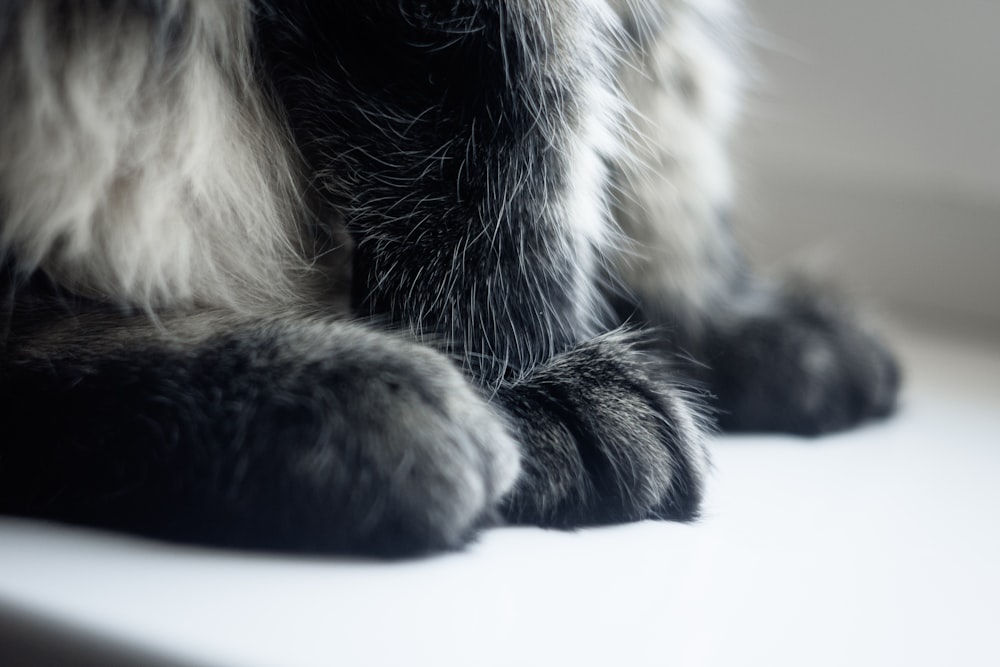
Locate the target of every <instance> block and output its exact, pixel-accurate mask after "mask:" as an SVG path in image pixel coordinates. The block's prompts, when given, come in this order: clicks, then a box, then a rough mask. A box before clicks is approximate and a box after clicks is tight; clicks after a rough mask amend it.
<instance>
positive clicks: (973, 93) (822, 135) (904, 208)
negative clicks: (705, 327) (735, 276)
mask: <svg viewBox="0 0 1000 667" xmlns="http://www.w3.org/2000/svg"><path fill="white" fill-rule="evenodd" d="M749 4H750V8H751V15H752V16H753V18H754V20H755V22H756V24H757V29H756V30H754V31H753V32H752V34H751V39H752V41H753V42H754V43H755V45H756V47H755V55H756V57H757V61H758V62H757V68H756V76H755V77H754V80H752V81H751V89H750V91H749V92H748V98H747V103H748V109H747V120H746V122H745V124H744V126H743V128H742V130H741V132H740V134H739V140H738V143H737V146H736V151H735V154H736V159H737V165H738V168H737V172H738V179H739V186H740V192H741V206H740V208H739V214H738V216H737V217H739V218H742V222H743V223H744V224H743V232H744V235H745V236H746V237H747V240H748V242H749V245H750V247H751V249H752V250H753V252H754V255H755V257H756V258H757V259H758V261H759V263H761V264H764V265H767V266H772V265H781V264H785V263H787V262H789V261H794V262H798V263H806V264H812V265H818V267H819V269H820V270H821V271H825V272H826V273H828V274H832V275H833V276H834V277H835V279H836V280H837V281H838V282H840V283H842V284H845V285H846V286H847V287H849V288H850V289H851V290H852V291H854V292H857V293H860V294H861V295H862V296H871V297H872V298H874V299H877V300H880V301H883V302H888V303H890V304H892V305H895V306H897V307H900V308H905V309H909V310H912V311H919V312H921V313H923V314H925V315H928V314H929V315H935V316H937V317H939V318H942V319H948V320H951V321H959V322H963V323H971V324H976V325H978V326H980V327H987V328H990V329H992V330H994V331H996V332H1000V1H998V0H949V1H948V2H942V1H941V0H794V1H792V0H749Z"/></svg>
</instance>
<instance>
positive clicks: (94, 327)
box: [0, 314, 519, 556]
mask: <svg viewBox="0 0 1000 667" xmlns="http://www.w3.org/2000/svg"><path fill="white" fill-rule="evenodd" d="M104 320H105V318H104V316H101V317H95V316H87V315H83V316H80V317H79V318H78V319H77V320H75V322H74V323H73V324H71V325H60V326H59V327H56V328H53V329H52V330H49V331H47V332H46V331H43V332H41V333H38V332H36V333H34V334H33V335H32V336H31V337H30V339H27V338H26V339H22V340H12V341H10V342H9V344H8V346H7V349H6V351H5V352H4V357H3V359H2V361H0V413H2V419H0V422H2V424H3V437H2V438H0V462H2V464H0V512H3V513H7V514H15V515H22V516H29V517H36V518H46V519H54V520H58V521H68V522H72V523H77V524H84V525H92V526H97V527H103V528H111V529H115V530H126V531H129V532H134V533H139V534H145V535H150V536H153V537H157V538H167V539H171V540H180V541H186V542H195V543H201V544H209V545H216V546H226V547H241V548H263V549H278V550H291V551H336V552H361V553H374V554H383V555H389V556H395V555H405V554H413V553H420V552H424V551H430V550H439V549H450V548H455V547H459V546H461V545H462V544H464V543H465V542H466V541H467V540H469V539H470V538H471V537H472V536H473V535H474V534H475V532H476V530H477V528H479V527H481V526H482V525H483V523H484V522H489V521H492V520H493V517H494V507H495V505H496V503H497V502H498V500H499V499H500V498H501V497H502V496H503V495H504V494H505V493H506V492H507V491H508V489H509V488H510V487H511V485H512V484H513V482H514V479H515V477H516V475H517V471H518V458H519V457H518V452H517V448H516V445H515V444H514V442H513V441H512V440H511V439H510V438H509V436H508V435H507V432H506V430H505V427H504V425H503V423H502V421H501V420H500V419H499V418H498V417H497V416H496V415H495V414H494V412H493V410H491V409H490V408H489V407H488V406H487V405H485V403H484V402H483V401H482V399H481V398H480V397H479V395H478V392H477V391H476V390H475V389H473V388H472V387H470V386H469V385H468V384H467V383H466V382H465V380H464V379H463V378H462V376H461V374H460V373H459V372H458V371H457V370H455V368H454V367H453V365H452V364H451V363H450V362H449V361H448V360H447V359H445V358H444V357H442V356H440V355H439V354H437V353H435V352H433V351H431V350H429V349H426V348H424V347H422V346H417V345H414V344H411V343H406V342H404V341H401V340H399V339H396V338H393V337H390V336H387V335H384V334H380V333H377V332H372V331H369V330H366V329H363V328H361V327H359V326H357V325H354V324H350V323H343V322H330V321H324V320H319V319H302V318H300V319H295V318H291V317H285V318H282V319H280V320H270V321H268V320H233V319H232V318H231V317H228V316H224V317H220V316H210V315H204V314H203V315H198V316H191V317H187V318H184V319H183V320H180V321H177V322H169V321H168V322H164V323H161V325H160V327H159V328H157V329H154V328H152V327H151V326H150V325H149V324H147V323H132V324H130V325H127V326H125V325H123V324H122V323H121V322H116V321H114V320H112V321H104ZM164 327H165V329H164Z"/></svg>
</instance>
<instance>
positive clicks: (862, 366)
mask: <svg viewBox="0 0 1000 667" xmlns="http://www.w3.org/2000/svg"><path fill="white" fill-rule="evenodd" d="M765 303H766V304H767V305H766V306H765V307H763V308H760V309H759V310H758V311H757V312H753V311H751V312H746V313H744V314H742V315H740V316H739V317H736V318H733V319H731V320H730V321H729V322H728V323H727V324H725V325H723V326H719V327H718V328H717V329H716V330H714V331H713V333H712V334H711V335H710V336H709V342H708V345H707V348H708V354H707V355H706V356H707V363H708V365H709V367H710V373H711V380H710V384H711V388H712V391H713V393H714V394H715V395H716V397H717V404H716V407H717V417H718V421H719V425H720V426H721V427H722V428H723V429H725V430H731V431H777V432H787V433H793V434H798V435H820V434H823V433H829V432H834V431H840V430H843V429H847V428H850V427H852V426H855V425H857V424H859V423H861V422H864V421H866V420H870V419H875V418H880V417H885V416H887V415H889V414H890V413H892V411H893V410H894V409H895V406H896V400H897V395H898V393H899V387H900V369H899V364H898V363H897V361H896V358H895V356H894V355H893V354H892V352H891V351H890V350H889V348H888V346H887V345H886V343H885V342H884V341H883V340H882V338H881V337H880V336H879V335H878V334H876V333H875V332H873V331H870V330H869V329H867V328H865V327H864V326H863V325H862V324H860V323H859V321H858V320H857V319H856V317H855V316H854V314H853V312H852V311H851V310H850V309H849V308H848V307H847V306H846V305H845V304H844V302H843V301H841V300H839V299H838V298H837V297H835V296H834V295H832V294H829V293H827V292H825V291H824V290H822V289H820V288H816V287H815V286H812V285H808V284H794V285H789V286H786V287H784V288H782V290H781V291H780V292H778V293H777V294H776V295H774V297H773V298H771V299H767V300H766V301H765Z"/></svg>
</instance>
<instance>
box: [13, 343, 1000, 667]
mask: <svg viewBox="0 0 1000 667" xmlns="http://www.w3.org/2000/svg"><path fill="white" fill-rule="evenodd" d="M897 338H898V339H899V348H900V349H901V350H902V352H903V353H904V356H905V358H906V363H907V372H908V385H907V397H906V399H905V406H904V409H903V411H902V413H901V414H900V415H899V416H898V417H896V418H895V419H894V420H892V421H890V422H888V423H885V424H881V425H876V426H872V427H869V428H866V429H863V430H860V431H856V432H853V433H850V434H846V435H842V436H837V437H832V438H826V439H823V440H819V441H800V440H796V439H791V438H782V437H741V438H722V439H720V440H719V441H717V442H716V443H715V444H714V455H715V464H716V468H717V470H716V472H715V474H714V475H713V478H712V480H711V483H710V494H709V498H708V503H707V508H706V509H707V512H706V517H705V519H704V520H703V521H702V522H701V523H699V524H697V525H694V526H680V525H675V524H669V523H643V524H637V525H631V526H622V527H613V528H606V529H598V530H585V531H580V532H578V533H572V534H569V533H558V532H545V531H541V530H533V529H498V530H493V531H490V532H488V533H487V534H486V535H484V537H483V539H482V540H481V542H480V543H478V544H476V545H474V546H472V547H471V548H469V549H468V550H467V551H466V552H464V553H459V554H452V555H446V556H441V557H436V558H431V559H426V560H422V561H417V562H406V563H396V564H385V563H373V562H359V561H343V560H323V559H316V560H302V559H299V560H289V559H281V558H264V557H252V556H246V555H240V554H225V553H212V552H203V551H197V550H182V549H177V548H173V547H167V546H163V545H158V544H152V543H145V542H137V541H131V540H123V539H117V538H108V537H105V536H100V535H97V534H90V533H85V532H77V531H72V530H67V529H61V528H52V527H47V526H42V525H39V524H29V523H19V522H13V521H6V520H5V521H0V605H2V606H0V611H2V610H3V609H4V608H5V609H6V610H7V613H6V618H7V619H8V620H7V627H6V631H5V629H4V627H3V626H2V625H0V664H12V662H13V661H12V660H11V658H16V657H19V656H20V657H21V658H22V659H24V655H25V654H21V653H19V656H13V655H9V654H8V655H7V656H4V653H3V651H4V650H5V647H7V651H8V653H10V652H11V651H13V649H12V648H9V647H10V646H11V643H10V641H11V637H12V634H13V633H15V632H21V631H22V630H23V627H20V626H19V627H18V628H14V629H11V628H12V626H10V621H11V619H14V620H19V619H24V624H23V625H26V626H30V627H32V628H35V629H36V631H37V632H36V633H35V635H37V636H38V637H41V638H42V641H52V642H58V641H66V637H67V635H65V633H62V632H60V630H59V627H60V626H61V625H63V624H66V625H68V626H69V627H74V628H77V629H78V630H82V634H83V635H86V636H90V637H92V638H95V639H96V640H98V643H99V642H101V641H105V640H110V641H118V642H122V643H124V645H127V646H134V647H139V648H141V649H144V650H152V651H156V652H163V653H164V654H165V655H166V656H172V657H173V659H175V660H177V661H179V662H184V661H185V660H187V661H191V662H193V663H197V664H218V665H239V666H241V667H242V666H251V665H275V666H281V667H291V666H295V665H428V666H430V665H435V666H437V665H443V666H448V665H456V666H458V665H461V666H466V665H504V666H508V665H579V666H585V665H629V666H630V667H631V666H637V665H639V666H641V665H679V666H688V665H719V666H722V665H726V666H732V665H768V666H769V667H771V666H783V665H787V666H789V667H791V666H795V667H801V666H803V665H809V666H821V665H831V666H832V665H838V666H839V665H855V666H856V665H877V666H880V667H881V666H888V665H900V666H902V665H906V666H907V667H913V666H918V665H962V666H963V667H972V666H975V665H997V664H1000V647H998V639H997V634H996V632H997V626H998V623H1000V574H998V565H997V564H998V563H1000V485H998V483H997V482H998V480H1000V436H998V432H1000V387H998V378H1000V345H995V344H987V343H976V342H972V341H967V340H966V341H961V340H957V339H953V338H945V337H940V336H932V335H928V334H924V333H915V332H912V331H905V330H901V331H900V335H899V336H898V337H897ZM2 618H4V616H3V615H2V614H0V619H2ZM46 638H48V639H46ZM20 650H23V649H19V651H20ZM74 650H77V649H74ZM64 658H65V656H64ZM5 661H6V662H5ZM140 662H141V660H140Z"/></svg>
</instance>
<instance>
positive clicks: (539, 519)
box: [500, 333, 708, 528]
mask: <svg viewBox="0 0 1000 667" xmlns="http://www.w3.org/2000/svg"><path fill="white" fill-rule="evenodd" d="M664 370H665V365H664V364H663V363H662V362H659V361H655V360H653V359H652V358H651V357H649V356H647V355H646V354H644V353H641V352H639V351H637V349H636V346H635V341H634V340H631V339H630V337H629V336H628V335H624V334H621V333H613V334H608V335H605V336H602V337H600V338H597V339H594V340H592V341H589V342H587V343H584V344H583V345H581V346H579V347H577V348H576V349H574V350H572V351H570V352H568V353H565V354H562V355H559V356H557V357H555V358H553V359H552V360H551V361H550V362H549V363H547V364H546V365H544V366H542V367H540V368H538V369H535V370H534V371H532V372H531V373H530V374H529V375H528V376H526V377H524V378H522V379H520V380H518V381H517V382H514V383H512V384H511V385H510V386H507V387H505V388H504V389H503V390H502V391H501V396H500V399H501V401H502V403H503V405H504V407H505V408H506V409H507V411H508V413H509V414H510V415H511V416H512V419H513V424H514V428H515V429H516V432H517V433H518V437H519V439H520V440H521V442H522V474H521V477H520V478H519V479H518V482H517V484H516V485H515V486H514V489H513V491H512V492H511V494H510V495H509V496H507V498H506V499H505V500H504V501H503V503H502V510H503V513H504V515H505V516H506V517H507V519H508V520H509V521H511V522H514V523H528V524H537V525H544V526H555V527H564V528H565V527H573V526H578V525H587V524H601V523H611V522H621V521H635V520H640V519H645V518H661V519H672V520H679V521H689V520H693V519H695V518H696V517H697V516H698V511H699V506H700V503H701V497H702V484H703V480H704V477H705V474H706V470H707V468H708V456H707V450H706V448H705V439H706V422H705V420H704V419H703V418H702V417H701V413H700V411H699V406H698V399H697V398H696V397H695V396H694V395H693V394H692V393H690V392H688V391H686V390H685V389H684V388H682V387H681V386H680V385H678V384H674V383H670V382H668V381H665V380H664V379H663V377H664Z"/></svg>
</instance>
